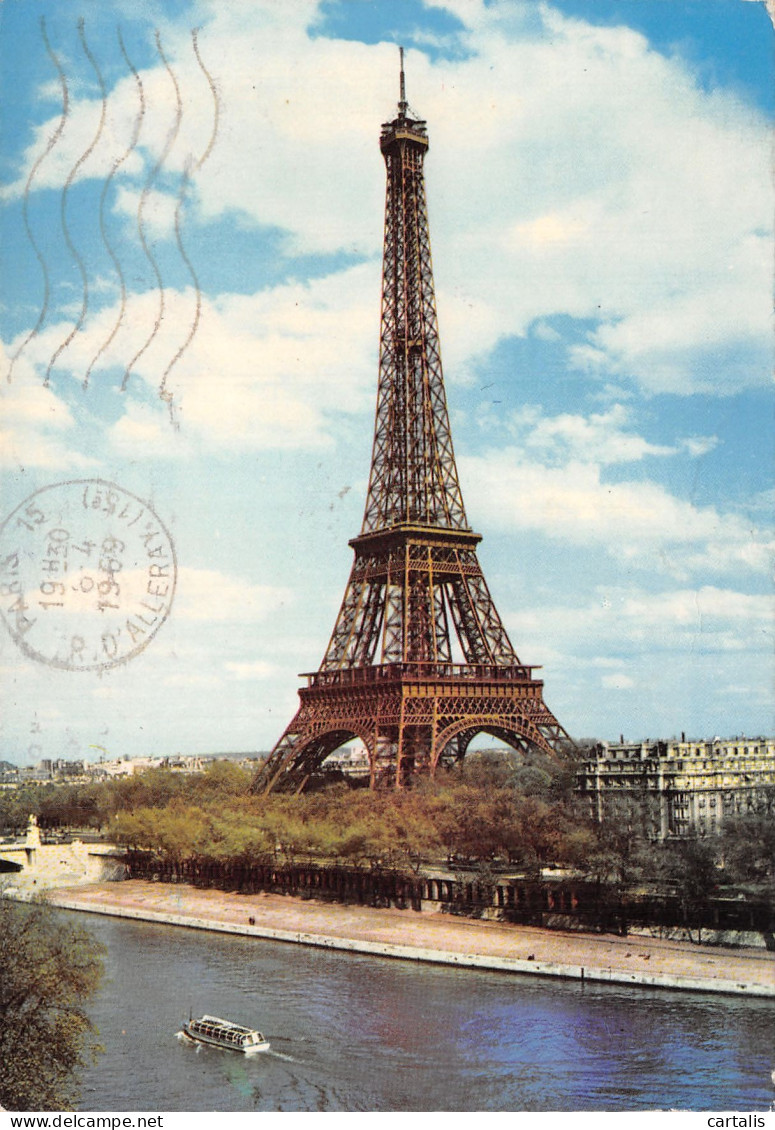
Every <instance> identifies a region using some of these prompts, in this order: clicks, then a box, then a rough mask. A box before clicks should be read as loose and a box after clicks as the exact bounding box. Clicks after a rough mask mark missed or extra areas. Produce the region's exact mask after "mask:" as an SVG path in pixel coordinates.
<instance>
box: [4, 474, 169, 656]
mask: <svg viewBox="0 0 775 1130" xmlns="http://www.w3.org/2000/svg"><path fill="white" fill-rule="evenodd" d="M176 580H177V563H176V560H175V547H174V545H173V542H172V538H171V536H170V533H169V531H168V530H167V528H166V527H165V525H164V523H163V522H162V521H161V519H160V518H159V517H158V515H157V514H155V513H154V511H153V510H152V509H151V507H150V506H149V505H148V503H147V502H143V500H142V499H140V498H138V497H137V496H136V495H134V494H131V493H130V492H129V491H127V490H124V489H123V487H119V486H116V484H115V483H108V482H104V481H103V480H102V479H76V480H71V481H69V482H64V483H55V484H54V485H53V486H49V487H43V488H42V489H41V490H38V491H35V493H34V494H31V495H30V496H29V498H27V499H25V500H24V502H22V503H21V505H20V506H17V507H16V509H15V510H14V511H13V512H12V513H11V514H10V515H9V516H8V517H7V518H6V519H5V521H4V522H3V524H2V526H0V615H2V618H3V620H4V621H5V624H6V627H7V628H8V630H9V632H10V633H11V635H12V637H13V639H14V640H15V641H16V643H17V644H18V646H19V647H20V648H21V650H22V651H23V652H25V654H26V655H29V656H30V657H31V658H32V659H36V660H38V661H39V662H41V663H46V664H48V665H50V666H52V667H62V668H64V669H66V670H68V671H99V670H104V669H105V668H107V667H115V666H116V665H117V664H119V663H126V662H127V660H129V659H132V658H133V657H134V656H135V655H137V654H138V652H140V651H142V650H143V648H145V647H147V646H148V644H149V643H150V642H151V640H152V639H153V637H154V636H155V635H156V633H157V632H158V630H159V628H160V627H161V626H162V624H163V623H164V621H165V620H166V618H167V616H168V615H169V612H170V608H171V607H172V599H173V596H174V595H175V584H176Z"/></svg>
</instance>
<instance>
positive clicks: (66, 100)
mask: <svg viewBox="0 0 775 1130" xmlns="http://www.w3.org/2000/svg"><path fill="white" fill-rule="evenodd" d="M40 33H41V35H42V37H43V43H44V44H45V47H46V52H47V54H48V57H49V59H50V60H51V62H52V63H53V64H54V67H55V68H56V72H57V75H58V77H59V82H60V85H61V87H62V113H61V115H60V118H59V122H58V124H57V126H56V129H55V130H54V132H53V133H52V134H51V136H50V137H49V139H48V142H47V143H46V147H45V149H44V150H43V152H42V153H41V154H40V156H39V157H38V158H37V159H36V161H35V163H34V164H33V166H32V168H31V169H30V173H29V176H28V177H27V183H26V184H25V186H24V196H23V198H22V220H23V222H24V229H25V231H26V233H27V238H28V239H29V241H30V243H31V244H32V249H33V251H34V252H35V256H36V258H37V260H38V262H39V263H40V269H41V272H42V274H43V302H42V303H41V307H40V313H39V314H38V320H37V321H36V323H35V325H34V326H33V327H32V329H31V330H30V332H29V333H28V334H27V336H26V337H25V339H24V341H23V342H22V343H21V345H20V346H19V348H18V349H17V350H16V352H15V353H14V355H13V357H12V358H11V363H10V365H9V368H8V373H7V376H6V380H7V381H8V383H9V384H10V382H11V379H12V377H13V370H14V366H15V365H16V362H17V361H18V360H19V358H20V357H21V355H22V353H23V352H24V350H25V349H26V348H27V346H28V345H29V343H30V342H31V341H32V339H33V338H34V337H36V336H37V334H38V332H39V331H40V327H41V326H42V325H43V323H44V322H45V320H46V315H47V314H48V304H49V298H50V294H51V285H50V282H49V274H48V265H47V263H46V260H45V258H44V257H43V252H42V251H41V250H40V248H39V246H38V244H37V243H36V242H35V237H34V235H33V234H32V228H31V226H30V216H29V201H30V190H31V188H32V184H33V181H34V180H35V177H36V176H37V173H38V169H39V168H40V166H41V165H42V164H43V162H44V161H45V159H46V157H48V155H49V153H50V152H51V150H52V149H53V148H54V146H55V145H56V144H57V142H58V141H59V139H60V137H61V136H62V131H63V130H64V128H65V122H66V121H67V117H68V114H69V112H70V94H69V91H68V88H67V79H66V78H65V73H64V71H63V70H62V67H61V65H60V63H59V59H58V58H57V56H56V55H55V54H54V52H53V50H52V49H51V44H50V43H49V39H48V34H47V32H46V20H45V17H44V16H41V17H40Z"/></svg>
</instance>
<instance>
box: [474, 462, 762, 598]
mask: <svg viewBox="0 0 775 1130" xmlns="http://www.w3.org/2000/svg"><path fill="white" fill-rule="evenodd" d="M459 462H460V464H461V470H462V475H463V480H464V482H465V484H466V497H467V500H468V505H469V510H470V512H471V513H475V514H476V515H477V521H478V522H479V523H481V524H482V525H483V526H485V527H487V528H491V529H500V530H508V531H515V530H533V531H535V532H539V533H541V534H543V535H545V536H547V537H550V538H553V539H555V540H558V541H564V542H566V543H568V544H571V545H580V546H595V547H596V548H598V549H602V550H604V551H605V552H606V553H608V554H610V555H611V556H612V557H614V558H617V559H619V560H621V561H625V562H626V563H627V564H628V565H629V566H631V567H634V568H641V569H643V570H645V571H648V572H655V573H664V574H669V575H672V576H675V577H682V578H686V577H689V576H691V575H692V573H693V572H695V571H696V572H697V573H699V574H700V575H707V574H708V572H711V571H716V570H718V571H722V572H728V571H730V570H737V569H740V568H744V569H746V570H749V569H750V570H752V571H756V572H761V573H765V574H766V573H767V572H768V568H769V564H770V561H771V553H772V547H771V546H769V545H768V544H767V541H766V535H764V534H762V533H760V532H758V531H756V530H752V529H751V527H750V524H749V523H747V522H746V521H744V520H743V519H742V518H740V517H738V516H737V515H735V514H731V513H723V512H721V511H719V510H718V509H716V508H715V507H712V506H704V507H700V506H695V505H693V504H692V503H691V502H687V501H684V500H683V499H680V498H677V497H675V496H674V495H671V494H670V493H669V492H668V491H667V490H665V489H664V488H663V487H661V486H659V485H658V484H657V483H654V482H648V481H631V482H610V483H609V482H606V481H605V480H604V479H603V477H602V475H601V468H600V466H599V465H598V464H596V463H594V462H591V461H584V460H582V459H581V458H578V457H573V456H571V458H570V459H569V460H568V461H567V462H564V463H563V464H562V465H561V466H545V465H542V464H541V463H539V462H537V461H536V460H533V459H530V458H529V457H527V456H526V455H525V453H524V452H523V451H522V450H521V449H518V448H510V449H503V450H500V451H494V452H490V453H489V454H486V455H483V456H479V457H468V458H465V459H461V460H459Z"/></svg>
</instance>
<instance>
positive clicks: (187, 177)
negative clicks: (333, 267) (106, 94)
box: [159, 28, 221, 414]
mask: <svg viewBox="0 0 775 1130" xmlns="http://www.w3.org/2000/svg"><path fill="white" fill-rule="evenodd" d="M191 39H192V42H193V46H194V54H195V55H196V61H197V63H198V64H199V67H200V69H201V71H202V73H203V75H204V76H205V78H206V79H207V83H208V85H209V87H210V93H211V94H212V96H213V128H212V132H211V134H210V140H209V142H208V144H207V148H206V149H205V151H204V153H203V154H202V156H201V157H200V158H199V160H198V161H196V162H193V161H192V160H191V159H189V161H188V162H187V163H186V168H185V171H184V174H183V179H182V180H181V183H180V192H179V193H178V203H177V207H176V208H175V238H176V240H177V244H178V250H179V251H180V255H181V258H182V259H183V261H184V262H185V264H186V266H187V267H188V270H189V273H190V275H191V278H192V280H193V283H194V291H195V294H196V305H195V310H194V318H193V321H192V323H191V327H190V329H189V332H188V336H187V337H186V339H185V341H184V342H183V343H182V345H181V346H180V348H179V349H178V351H177V353H176V354H175V355H174V357H173V358H172V360H171V361H170V363H169V364H168V365H167V368H166V369H165V370H164V373H163V375H162V378H161V383H160V385H159V396H160V397H161V398H162V400H165V401H167V403H168V404H169V405H170V414H172V394H171V393H170V392H169V391H168V390H167V378H168V377H169V375H170V373H171V372H172V370H173V368H174V367H175V365H177V363H178V361H180V359H181V357H182V356H183V354H184V353H185V352H186V350H187V349H188V347H189V346H190V345H191V342H192V341H193V339H194V336H195V334H196V332H197V330H198V328H199V322H200V319H201V316H202V291H201V289H200V286H199V279H198V278H197V274H196V271H195V270H194V267H193V264H192V263H191V260H190V259H189V257H188V255H187V253H186V249H185V247H184V245H183V239H182V236H181V231H180V217H181V213H182V210H183V204H184V202H185V198H186V193H187V191H188V186H189V184H190V182H191V173H192V170H193V171H195V172H198V171H199V169H201V168H202V166H203V165H204V163H205V161H206V160H207V158H208V157H209V156H210V154H211V153H212V151H213V147H214V145H215V141H216V138H217V136H218V125H219V121H220V112H221V106H220V99H219V97H218V91H217V89H216V86H215V83H214V82H213V79H212V76H211V75H210V73H209V71H208V70H207V68H206V67H205V65H204V63H203V62H202V56H201V55H200V54H199V42H198V31H197V29H196V28H194V29H193V30H192V32H191Z"/></svg>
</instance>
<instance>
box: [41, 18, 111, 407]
mask: <svg viewBox="0 0 775 1130" xmlns="http://www.w3.org/2000/svg"><path fill="white" fill-rule="evenodd" d="M78 36H79V38H80V40H81V46H82V48H83V52H84V55H85V56H86V58H87V59H88V60H89V62H90V63H91V65H92V68H93V70H94V73H95V75H96V76H97V82H98V83H99V87H100V94H101V96H102V106H101V109H100V120H99V122H98V123H97V129H96V132H95V134H94V137H93V138H92V140H91V142H90V143H89V145H87V147H86V149H84V151H83V153H82V154H81V156H80V157H79V158H78V160H77V161H76V162H75V164H74V165H73V167H72V169H71V170H70V173H69V175H68V178H67V180H66V181H65V187H64V188H63V189H62V197H61V202H60V216H61V220H62V231H63V233H64V237H65V242H66V243H67V249H68V251H69V252H70V254H71V255H72V256H73V258H74V259H75V262H76V264H77V266H78V271H79V274H80V276H81V287H82V298H81V311H80V313H79V315H78V318H77V320H76V322H75V325H74V326H73V328H72V329H71V330H70V332H69V333H68V335H67V337H66V338H65V339H64V341H63V342H62V343H61V344H60V345H59V346H58V348H57V349H56V350H55V351H54V353H53V354H52V356H51V360H50V361H49V363H48V368H47V369H46V376H45V379H44V381H43V384H44V386H45V387H47V386H48V384H49V381H50V379H51V370H52V369H53V368H54V365H56V363H57V360H58V359H59V356H60V354H61V353H62V352H63V351H64V350H65V349H66V348H67V347H68V345H69V344H70V342H71V341H72V340H73V338H74V337H75V335H76V334H77V333H78V331H79V330H80V329H81V327H82V326H83V324H84V322H85V321H86V313H87V311H88V309H89V280H88V277H87V275H86V267H85V266H84V262H83V259H82V258H81V256H80V255H79V254H78V249H77V247H76V246H75V244H74V243H73V239H72V236H71V234H70V228H69V225H68V222H67V196H68V193H69V191H70V188H71V187H72V184H73V181H74V180H75V178H76V176H77V175H78V171H79V170H80V168H81V166H82V165H83V163H84V161H86V160H87V159H88V158H89V157H90V156H91V154H92V153H93V152H94V148H95V146H96V144H97V142H98V141H99V139H100V137H101V136H102V130H103V128H104V126H105V114H106V109H107V97H106V94H105V82H104V80H103V78H102V74H101V72H100V69H99V67H98V66H97V63H96V60H95V58H94V56H93V55H92V53H91V51H90V50H89V46H88V44H87V42H86V33H85V30H84V20H83V17H81V18H80V19H79V20H78Z"/></svg>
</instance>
